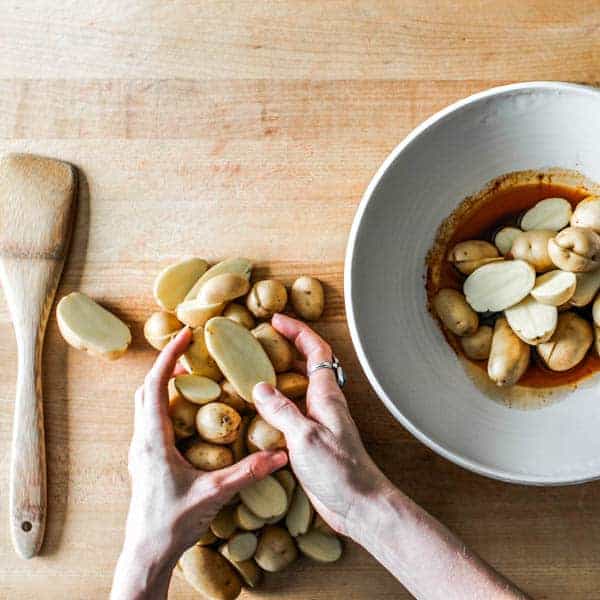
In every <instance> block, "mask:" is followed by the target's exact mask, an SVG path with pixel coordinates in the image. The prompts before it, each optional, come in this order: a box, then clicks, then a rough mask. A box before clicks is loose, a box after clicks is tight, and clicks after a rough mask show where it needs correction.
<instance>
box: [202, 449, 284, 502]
mask: <svg viewBox="0 0 600 600" xmlns="http://www.w3.org/2000/svg"><path fill="white" fill-rule="evenodd" d="M286 463H287V453H286V452H284V451H282V450H279V451H277V452H268V451H263V452H255V453H253V454H250V455H249V456H246V458H244V459H242V460H241V461H240V462H238V463H236V464H234V465H231V466H230V467H227V468H225V469H220V470H219V471H212V472H211V473H208V474H206V475H204V478H205V479H206V482H204V483H203V487H204V486H205V485H206V483H208V484H209V485H210V484H212V487H213V489H216V490H218V494H219V500H222V501H224V502H226V501H227V500H229V498H231V497H232V496H233V495H234V494H237V493H238V492H239V491H240V490H241V489H242V488H245V487H247V486H249V485H250V484H252V483H254V482H255V481H260V480H261V479H264V478H265V477H266V476H267V475H269V474H271V473H272V472H273V471H276V470H277V469H281V467H283V466H284V465H285V464H286ZM204 489H206V488H205V487H204Z"/></svg>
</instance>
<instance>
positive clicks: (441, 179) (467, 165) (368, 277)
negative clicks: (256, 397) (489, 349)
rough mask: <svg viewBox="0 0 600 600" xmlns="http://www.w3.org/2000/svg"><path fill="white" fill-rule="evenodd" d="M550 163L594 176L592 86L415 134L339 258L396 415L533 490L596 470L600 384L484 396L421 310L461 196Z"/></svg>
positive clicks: (525, 93) (452, 116) (460, 108)
mask: <svg viewBox="0 0 600 600" xmlns="http://www.w3.org/2000/svg"><path fill="white" fill-rule="evenodd" d="M552 167H560V168H564V169H572V170H576V171H578V172H580V173H581V174H583V175H584V176H586V177H588V178H590V179H592V180H594V181H600V92H598V91H595V90H593V89H590V88H586V87H582V86H574V85H568V84H548V83H546V84H521V85H517V86H507V87H505V88H498V89H496V90H491V91H489V92H486V93H483V94H479V95H477V96H474V97H472V98H469V99H467V100H466V101H463V102H461V103H457V105H454V106H453V107H450V108H449V109H446V110H445V111H442V113H439V114H438V115H436V116H434V117H432V118H431V119H429V120H428V121H426V122H425V123H424V124H423V125H422V126H421V127H419V128H418V129H417V130H415V132H413V133H412V134H411V135H410V136H409V137H408V138H407V139H406V140H405V141H404V142H403V143H402V144H400V146H398V148H396V150H395V151H394V152H393V153H392V155H391V156H390V157H389V158H388V159H387V161H386V162H385V163H384V165H383V166H382V168H381V169H380V171H379V172H378V173H377V175H376V176H375V177H374V179H373V181H372V182H371V185H370V186H369V188H368V190H367V192H366V193H365V196H364V198H363V201H362V203H361V205H360V208H359V211H358V213H357V215H356V219H355V222H354V225H353V229H352V233H351V236H350V242H349V246H348V255H347V259H346V303H347V312H348V318H349V324H350V330H351V333H352V337H353V340H354V343H355V346H356V349H357V352H358V355H359V358H360V360H361V364H362V366H363V368H364V370H365V372H366V374H367V376H368V377H369V380H370V381H371V384H372V385H373V386H374V388H375V389H376V391H377V393H378V395H379V396H380V397H381V398H382V400H383V401H384V402H385V403H386V405H387V407H388V408H389V409H390V411H391V412H392V413H393V414H394V415H395V416H396V418H397V419H398V420H399V421H400V422H401V423H403V424H404V425H405V426H406V427H407V428H408V429H409V430H410V431H412V432H413V433H414V434H415V435H416V436H417V437H418V438H419V439H421V440H422V441H423V442H425V443H426V444H428V445H429V446H430V447H432V448H433V449H435V450H436V451H438V452H439V453H441V454H442V455H444V456H446V457H447V458H449V459H450V460H453V461H454V462H456V463H458V464H460V465H462V466H464V467H466V468H469V469H471V470H474V471H477V472H479V473H482V474H484V475H488V476H491V477H495V478H499V479H504V480H508V481H515V482H522V483H534V484H560V483H575V482H579V481H584V480H588V479H591V478H595V477H598V476H600V435H599V434H598V432H599V431H600V397H599V395H598V388H597V384H596V382H595V381H594V379H592V380H588V381H587V382H586V383H585V384H582V385H580V386H579V387H578V388H577V389H575V390H573V391H569V392H568V393H565V395H566V396H567V397H566V398H564V399H563V400H562V401H561V402H556V403H553V404H550V405H549V406H547V407H545V408H542V409H539V410H531V411H521V410H516V409H514V408H508V407H506V406H503V405H501V404H499V403H497V402H495V401H493V400H491V399H490V398H489V397H488V396H487V394H486V393H485V392H483V391H482V390H481V389H480V388H479V387H477V386H476V385H475V384H474V383H473V381H472V380H471V379H470V378H469V377H467V375H466V374H465V371H464V369H463V367H462V365H461V364H460V362H459V360H458V358H457V357H456V355H455V354H454V352H453V351H452V349H451V348H450V346H449V345H448V344H447V343H446V341H445V340H444V338H443V336H442V334H441V332H440V330H439V328H438V326H437V324H436V323H435V322H434V320H433V319H432V318H431V316H430V315H429V313H428V312H427V309H426V295H425V289H424V276H425V258H426V255H427V252H428V250H429V248H430V247H431V244H432V242H433V239H434V236H435V233H436V230H437V228H438V226H439V225H440V223H441V222H442V220H443V219H444V218H445V217H446V216H448V215H449V214H450V213H451V212H452V210H453V209H454V208H455V207H456V206H457V204H458V203H459V202H460V201H461V200H462V199H463V198H465V197H466V196H469V195H471V194H474V193H476V192H478V191H479V190H480V189H482V188H483V187H484V186H485V184H486V183H487V182H489V181H490V180H492V179H494V178H495V177H498V176H499V175H502V174H504V173H509V172H512V171H521V170H526V169H547V168H552Z"/></svg>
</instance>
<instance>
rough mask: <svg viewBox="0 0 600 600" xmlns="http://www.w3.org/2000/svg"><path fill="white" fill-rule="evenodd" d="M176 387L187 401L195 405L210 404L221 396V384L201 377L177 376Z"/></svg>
mask: <svg viewBox="0 0 600 600" xmlns="http://www.w3.org/2000/svg"><path fill="white" fill-rule="evenodd" d="M174 385H175V387H176V388H177V391H178V392H179V393H180V394H181V395H182V396H183V397H184V398H185V399H186V400H189V401H190V402H193V403H194V404H208V403H209V402H213V401H214V400H216V399H217V398H219V396H220V395H221V387H220V386H219V384H218V383H216V382H215V381H213V380H212V379H209V378H208V377H202V376H201V375H191V374H187V375H177V376H176V377H175V379H174Z"/></svg>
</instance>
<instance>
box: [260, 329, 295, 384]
mask: <svg viewBox="0 0 600 600" xmlns="http://www.w3.org/2000/svg"><path fill="white" fill-rule="evenodd" d="M252 335H253V336H254V337H255V338H256V339H257V340H258V341H259V342H260V345H261V346H262V347H263V348H264V351H265V352H266V353H267V356H268V357H269V359H270V361H271V363H272V364H273V368H274V369H275V373H281V372H282V371H287V370H288V369H290V367H291V366H292V363H293V362H294V348H293V347H292V345H291V344H290V343H289V342H288V341H287V340H286V339H285V338H284V337H283V336H282V335H281V334H280V333H279V331H277V330H276V329H275V328H274V327H273V326H272V325H271V324H270V323H261V324H260V325H259V326H258V327H255V328H254V329H253V330H252Z"/></svg>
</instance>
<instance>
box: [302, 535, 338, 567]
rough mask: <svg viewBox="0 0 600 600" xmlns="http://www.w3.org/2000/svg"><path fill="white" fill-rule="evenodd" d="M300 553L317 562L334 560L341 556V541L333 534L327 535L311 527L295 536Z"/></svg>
mask: <svg viewBox="0 0 600 600" xmlns="http://www.w3.org/2000/svg"><path fill="white" fill-rule="evenodd" d="M296 543H297V544H298V548H299V549H300V552H302V554H304V555H306V556H308V558H312V559H313V560H315V561H317V562H335V561H336V560H338V559H339V558H340V556H342V543H341V542H340V540H339V538H337V537H336V536H334V535H327V534H326V533H323V532H322V531H320V530H318V529H311V530H310V531H309V532H308V533H305V534H304V535H299V536H298V537H297V538H296Z"/></svg>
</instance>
